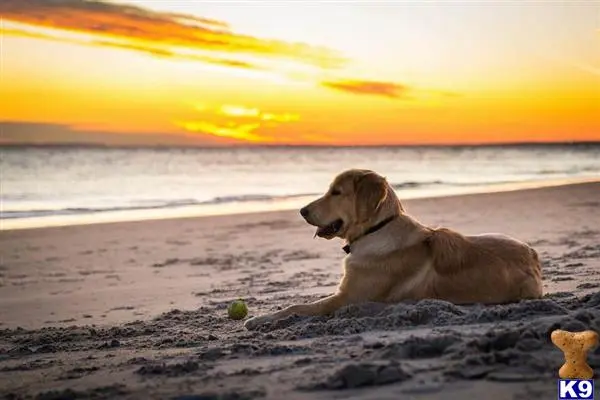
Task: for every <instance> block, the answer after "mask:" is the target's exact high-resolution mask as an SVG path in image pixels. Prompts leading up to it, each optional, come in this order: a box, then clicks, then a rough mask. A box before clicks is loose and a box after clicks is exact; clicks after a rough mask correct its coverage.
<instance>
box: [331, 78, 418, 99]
mask: <svg viewBox="0 0 600 400" xmlns="http://www.w3.org/2000/svg"><path fill="white" fill-rule="evenodd" d="M321 86H324V87H326V88H329V89H335V90H339V91H342V92H346V93H352V94H359V95H371V96H382V97H388V98H394V99H396V98H401V97H406V96H407V93H408V91H409V88H408V87H407V86H405V85H402V84H399V83H394V82H382V81H365V80H339V81H325V82H321Z"/></svg>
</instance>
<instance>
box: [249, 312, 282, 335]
mask: <svg viewBox="0 0 600 400" xmlns="http://www.w3.org/2000/svg"><path fill="white" fill-rule="evenodd" d="M274 320H275V318H273V316H272V315H269V314H267V315H259V316H257V317H252V318H250V319H248V320H246V322H244V328H246V329H248V330H249V331H253V330H255V329H257V328H259V327H261V326H263V325H265V324H268V323H270V322H273V321H274Z"/></svg>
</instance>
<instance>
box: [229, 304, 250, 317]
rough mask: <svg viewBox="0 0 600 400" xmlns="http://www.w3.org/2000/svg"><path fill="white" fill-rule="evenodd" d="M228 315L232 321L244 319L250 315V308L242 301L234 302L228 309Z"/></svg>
mask: <svg viewBox="0 0 600 400" xmlns="http://www.w3.org/2000/svg"><path fill="white" fill-rule="evenodd" d="M227 314H229V318H231V319H236V320H237V319H244V317H246V315H248V306H246V303H244V300H242V299H239V300H235V301H232V302H231V304H229V307H227Z"/></svg>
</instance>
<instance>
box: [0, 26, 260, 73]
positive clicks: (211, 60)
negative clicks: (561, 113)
mask: <svg viewBox="0 0 600 400" xmlns="http://www.w3.org/2000/svg"><path fill="white" fill-rule="evenodd" d="M0 33H1V34H2V35H6V36H17V37H26V38H32V39H43V40H52V41H58V42H65V43H71V44H77V45H83V46H89V45H96V46H102V47H113V48H117V49H123V50H133V51H137V52H140V53H145V54H149V55H151V56H154V57H160V58H168V59H172V60H189V61H199V62H203V63H206V64H214V65H219V66H222V67H231V68H244V69H255V70H261V69H262V68H261V67H259V66H258V65H255V64H252V63H249V62H246V61H239V60H232V59H226V58H218V57H210V56H202V55H195V54H179V53H176V52H173V51H171V50H167V49H165V48H161V47H153V46H146V45H142V44H135V43H123V42H114V41H105V40H93V41H86V40H79V39H73V38H65V37H58V36H53V35H49V34H45V33H41V32H31V31H27V30H22V29H13V28H5V27H1V28H0Z"/></svg>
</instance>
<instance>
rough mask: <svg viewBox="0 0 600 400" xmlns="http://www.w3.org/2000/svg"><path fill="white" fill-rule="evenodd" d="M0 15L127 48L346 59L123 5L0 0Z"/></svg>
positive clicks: (315, 61)
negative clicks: (131, 46)
mask: <svg viewBox="0 0 600 400" xmlns="http://www.w3.org/2000/svg"><path fill="white" fill-rule="evenodd" d="M0 17H2V18H3V19H5V20H8V21H13V22H19V23H23V24H28V25H33V26H37V27H44V28H53V29H60V30H64V31H69V32H75V33H83V34H88V35H94V36H96V37H103V38H105V39H111V40H120V41H125V42H126V43H127V44H129V43H131V42H134V43H135V44H136V46H137V45H140V46H142V48H148V47H152V48H161V49H167V50H169V49H170V48H172V47H180V48H185V49H187V50H196V51H204V52H206V51H217V52H221V53H223V52H224V53H231V54H236V55H250V56H260V57H267V58H279V59H288V60H294V61H296V62H300V63H304V64H311V65H317V66H319V67H323V68H330V67H337V66H340V65H341V64H343V63H344V61H345V60H343V59H342V58H341V57H340V56H339V55H338V54H337V53H336V52H334V51H333V50H330V49H327V48H323V47H315V46H310V45H308V44H305V43H292V42H286V41H281V40H269V39H262V38H258V37H254V36H249V35H244V34H239V33H235V32H233V31H231V30H230V29H229V26H228V25H227V24H226V23H225V22H222V21H217V20H212V19H207V18H203V17H198V16H194V15H189V14H180V13H169V12H161V11H154V10H151V9H146V8H142V7H138V6H133V5H127V4H119V3H108V2H103V1H92V0H89V1H86V0H2V1H0ZM199 61H200V60H199Z"/></svg>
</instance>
